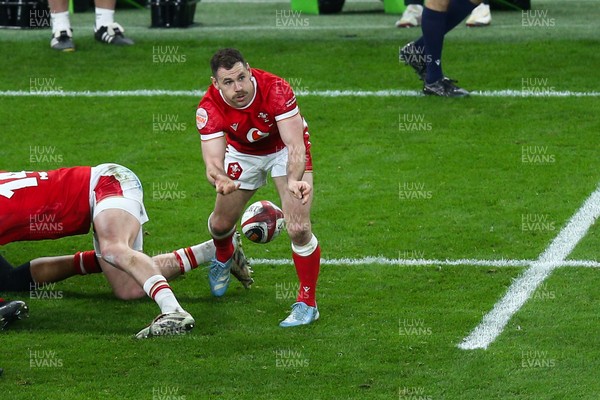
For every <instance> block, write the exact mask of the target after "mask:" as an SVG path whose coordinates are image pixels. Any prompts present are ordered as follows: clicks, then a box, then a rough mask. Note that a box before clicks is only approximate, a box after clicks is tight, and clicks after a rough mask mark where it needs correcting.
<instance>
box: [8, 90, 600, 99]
mask: <svg viewBox="0 0 600 400" xmlns="http://www.w3.org/2000/svg"><path fill="white" fill-rule="evenodd" d="M204 93H205V92H204V91H202V90H161V89H138V90H106V91H89V90H84V91H62V90H41V91H36V90H4V91H0V97H155V96H180V97H202V96H203V95H204ZM296 95H297V96H299V97H310V96H313V97H420V96H423V94H422V93H421V91H418V90H298V91H296ZM471 95H472V96H480V97H543V98H548V97H600V92H574V91H570V90H565V91H556V90H549V91H541V92H535V91H528V90H524V91H521V90H512V89H507V90H484V91H472V92H471Z"/></svg>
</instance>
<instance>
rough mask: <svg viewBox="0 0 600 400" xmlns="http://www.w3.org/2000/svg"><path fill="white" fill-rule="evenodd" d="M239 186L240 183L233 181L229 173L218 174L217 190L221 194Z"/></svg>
mask: <svg viewBox="0 0 600 400" xmlns="http://www.w3.org/2000/svg"><path fill="white" fill-rule="evenodd" d="M239 188H240V183H239V182H234V181H232V180H231V179H230V178H229V177H228V176H227V175H218V176H217V177H216V179H215V190H216V192H217V193H219V194H222V195H227V194H229V193H232V192H235V191H236V190H238V189H239Z"/></svg>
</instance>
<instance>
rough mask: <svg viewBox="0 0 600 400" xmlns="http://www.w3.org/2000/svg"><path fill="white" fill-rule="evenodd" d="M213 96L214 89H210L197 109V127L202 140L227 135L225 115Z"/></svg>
mask: <svg viewBox="0 0 600 400" xmlns="http://www.w3.org/2000/svg"><path fill="white" fill-rule="evenodd" d="M217 95H218V93H217ZM213 96H214V91H211V90H210V89H209V90H208V91H207V93H206V95H205V97H204V98H202V100H201V101H200V104H198V108H197V109H196V128H197V129H198V133H200V138H201V139H202V140H210V139H214V138H217V137H221V136H224V135H225V131H224V130H223V115H222V114H221V111H220V110H219V109H218V107H216V106H215V104H214V102H213V101H212V97H213Z"/></svg>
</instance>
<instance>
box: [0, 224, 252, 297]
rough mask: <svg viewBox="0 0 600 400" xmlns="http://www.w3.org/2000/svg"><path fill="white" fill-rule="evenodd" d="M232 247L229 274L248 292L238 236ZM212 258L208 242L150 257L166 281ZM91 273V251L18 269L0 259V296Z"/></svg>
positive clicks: (128, 292) (127, 293) (130, 291)
mask: <svg viewBox="0 0 600 400" xmlns="http://www.w3.org/2000/svg"><path fill="white" fill-rule="evenodd" d="M234 243H235V246H236V253H235V256H234V260H233V264H232V267H231V273H232V274H233V275H234V276H235V277H236V278H237V279H238V280H239V281H240V282H241V283H242V285H243V286H244V287H245V288H246V289H249V288H250V286H251V285H252V283H254V280H253V279H252V269H250V266H249V264H248V261H247V260H246V258H245V256H244V253H243V250H242V248H241V239H240V237H239V234H238V233H236V236H235V240H234ZM214 256H215V246H214V244H213V241H212V240H208V241H206V242H204V243H200V244H197V245H195V246H190V247H185V248H181V249H179V250H175V251H174V252H172V253H165V254H159V255H156V256H154V257H152V262H153V263H154V265H155V266H156V267H157V268H159V270H160V272H161V274H162V275H163V276H164V277H165V278H167V280H169V281H170V280H172V279H175V278H177V277H178V276H180V275H183V274H185V273H187V272H189V271H191V270H193V269H196V268H197V267H198V266H199V265H202V264H204V263H207V262H209V261H210V260H212V258H213V257H214ZM95 273H102V268H101V266H100V261H99V260H98V256H97V255H96V252H95V251H94V250H89V251H83V252H77V253H75V255H69V256H56V257H41V258H36V259H34V260H31V261H29V262H26V263H25V264H23V265H20V266H19V267H14V266H13V265H11V264H10V263H9V262H8V261H7V260H6V259H5V258H4V257H2V255H0V292H23V291H30V290H32V289H35V288H36V287H39V286H40V285H44V284H48V283H54V282H60V281H63V280H65V279H67V278H71V277H73V276H77V275H88V274H95ZM114 293H115V296H116V297H117V298H119V299H121V300H130V299H138V298H141V297H144V296H145V295H146V293H145V292H144V291H143V289H142V288H141V287H140V286H139V285H129V286H127V287H119V291H118V292H117V291H115V292H114Z"/></svg>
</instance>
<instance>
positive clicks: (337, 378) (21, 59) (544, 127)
mask: <svg viewBox="0 0 600 400" xmlns="http://www.w3.org/2000/svg"><path fill="white" fill-rule="evenodd" d="M532 3H533V5H534V10H537V11H531V12H529V13H521V12H517V11H515V12H494V11H492V13H493V14H492V15H493V22H492V25H491V26H490V27H488V28H481V29H467V28H466V27H465V26H464V25H461V26H459V27H457V28H456V29H455V30H454V31H453V32H451V33H450V34H449V35H448V36H447V38H446V43H445V48H444V64H445V66H444V70H445V73H446V74H448V75H449V76H451V77H453V78H456V79H458V80H459V81H460V83H459V85H461V86H464V87H465V88H467V89H470V90H474V91H476V93H475V94H474V95H473V96H471V97H470V98H467V99H460V100H453V99H439V98H425V97H422V96H419V95H417V94H416V92H417V91H418V90H420V89H421V85H420V82H419V81H418V80H417V78H416V75H415V74H414V73H413V72H412V71H411V70H410V69H409V68H408V67H405V66H404V65H401V64H399V62H398V48H399V47H400V46H401V45H403V44H405V43H406V42H408V41H410V40H412V39H414V38H416V37H417V36H418V35H419V34H420V30H418V29H410V30H399V29H396V28H394V22H395V21H396V19H397V18H398V16H397V15H389V14H385V13H384V12H383V5H382V3H381V2H379V1H368V0H365V1H362V2H360V1H349V2H348V3H347V4H346V6H345V7H344V12H342V13H341V14H337V15H329V16H325V15H321V16H315V15H295V16H293V15H290V14H289V3H287V2H279V3H276V2H254V3H244V2H226V1H223V2H214V1H212V2H201V3H199V4H198V6H197V10H196V15H195V21H196V25H195V26H193V27H190V28H188V29H150V28H149V26H150V12H149V10H148V9H146V10H135V9H119V10H117V20H118V21H119V22H120V23H121V24H122V25H123V26H125V29H126V33H127V34H128V35H129V36H131V37H132V38H133V39H134V40H135V41H136V45H135V46H133V47H131V48H111V47H109V46H104V45H101V44H99V43H96V42H95V41H94V40H93V37H92V33H91V32H92V24H93V19H94V16H93V14H92V13H83V14H75V15H73V16H72V22H73V26H74V28H75V42H76V45H77V51H76V52H74V53H71V54H59V53H55V52H53V51H51V50H50V48H49V39H50V32H49V30H47V29H40V30H28V31H24V30H6V29H4V30H0V49H1V51H0V53H1V54H2V56H3V57H1V58H0V71H1V73H0V132H1V133H0V137H1V138H2V146H0V159H1V160H2V164H1V165H0V169H3V170H23V169H27V170H44V169H51V168H56V167H60V166H71V165H96V164H99V163H103V162H117V163H120V164H123V165H126V166H128V167H129V168H131V169H132V170H134V171H135V172H136V173H137V174H138V175H139V176H140V178H141V179H142V182H143V183H144V188H145V199H146V207H147V209H148V212H149V214H150V222H149V223H148V224H147V225H146V226H145V233H146V235H145V250H146V252H147V253H148V254H150V255H154V254H159V253H163V252H168V251H171V250H174V249H177V248H180V247H183V246H188V245H191V244H194V243H199V242H202V241H204V240H207V239H208V233H207V231H206V218H207V216H208V214H209V213H210V211H211V209H212V205H213V203H214V193H213V190H212V189H211V187H210V186H209V184H208V183H207V182H206V179H205V176H204V167H203V162H202V158H201V154H200V143H199V138H198V135H197V132H196V130H195V126H194V112H195V107H196V104H197V102H198V101H199V96H195V95H193V94H190V93H191V92H192V91H201V90H204V89H205V88H206V87H207V85H208V84H209V76H210V71H209V66H208V60H209V58H210V56H211V55H212V53H213V52H214V51H215V50H216V49H218V48H220V47H225V46H235V47H238V48H239V49H240V50H242V52H243V53H244V54H245V55H246V57H247V59H248V61H249V63H250V65H251V66H254V67H258V68H262V69H266V70H269V71H271V72H274V73H276V74H278V75H280V76H282V77H284V78H286V79H288V81H290V82H291V83H292V86H293V87H294V88H295V89H296V90H297V91H298V92H299V93H304V94H299V96H298V102H299V105H300V107H301V110H302V113H303V115H304V116H305V118H306V120H307V122H308V123H309V127H310V132H311V138H312V143H313V158H314V163H315V194H316V199H315V202H314V212H313V227H314V231H315V233H316V235H317V236H318V238H319V240H320V242H321V245H322V256H323V259H324V260H328V261H330V260H340V259H345V262H337V263H336V262H333V263H331V264H326V265H323V266H322V269H321V276H320V281H319V294H318V301H319V309H320V311H321V320H319V321H318V322H317V323H315V324H313V325H310V326H306V327H302V328H299V329H291V330H283V329H281V328H279V327H278V322H279V321H280V320H281V319H283V318H284V317H285V316H286V315H287V312H288V310H289V306H290V305H291V304H292V303H293V301H294V300H293V294H294V292H295V290H296V284H297V280H296V276H295V272H294V269H293V267H292V266H291V265H279V264H278V263H277V261H278V260H288V259H289V258H290V249H289V241H288V239H287V237H286V236H285V235H282V236H281V237H280V238H278V239H277V240H276V241H274V242H273V243H271V244H268V245H255V244H252V243H250V242H245V244H244V245H245V249H246V253H247V255H248V256H249V257H250V258H251V259H254V260H256V261H257V262H256V264H255V265H254V270H255V278H256V283H255V285H254V287H253V288H252V289H251V290H249V291H245V290H243V289H242V288H241V286H240V285H239V283H237V282H235V281H234V282H233V283H232V286H231V287H230V289H229V292H228V293H227V295H226V296H225V297H223V298H220V299H215V298H212V297H211V295H210V292H209V289H208V285H207V282H206V270H205V269H204V268H199V269H198V270H196V271H194V272H193V273H190V274H188V275H186V276H185V277H183V278H181V279H179V280H176V281H174V282H173V283H172V286H173V289H174V291H175V293H176V295H177V297H178V299H179V300H180V302H181V304H182V305H183V306H184V307H185V308H186V309H187V310H188V311H190V312H191V313H192V314H193V315H194V317H195V318H196V321H197V326H196V328H195V329H194V331H193V332H192V333H191V334H189V335H186V336H182V337H174V338H157V339H154V340H148V341H136V340H134V339H133V338H132V336H133V335H134V334H135V333H136V332H137V331H138V330H139V329H141V328H142V327H143V326H145V325H146V324H147V323H148V322H150V320H151V319H152V318H153V317H154V316H155V315H156V314H157V313H158V308H157V307H156V305H155V304H154V303H153V302H152V301H150V300H148V299H142V300H138V301H131V302H124V301H119V300H116V299H115V298H114V296H113V295H112V294H111V292H110V289H109V288H108V285H107V283H106V281H105V280H104V278H103V277H102V276H101V275H94V276H90V277H76V278H73V279H70V280H67V281H64V282H61V283H57V284H56V285H51V286H47V287H44V288H41V289H37V290H33V291H32V292H27V293H20V294H18V293H2V296H3V297H6V298H12V299H23V300H26V301H27V302H28V304H29V306H30V309H31V317H30V318H29V319H28V320H25V321H22V322H19V323H16V324H14V325H13V326H12V327H11V328H10V329H9V330H6V331H3V332H0V346H1V350H0V368H4V374H3V376H2V377H0V397H1V398H2V399H11V400H12V399H135V400H144V399H148V400H150V399H152V400H155V399H167V398H170V399H178V400H192V399H476V398H479V399H595V398H597V393H598V392H599V391H600V384H599V383H598V379H597V371H598V369H599V368H600V362H599V360H600V339H598V334H597V332H598V328H599V327H600V325H599V323H598V311H599V310H600V294H599V293H600V292H599V291H598V287H599V286H600V275H599V272H600V271H599V270H598V268H589V267H588V268H586V267H577V266H561V267H558V268H557V269H556V270H555V271H554V272H553V273H552V275H550V276H549V277H548V278H547V279H546V280H545V281H544V282H543V284H541V285H540V286H539V287H538V288H537V290H535V292H534V293H533V294H532V295H531V297H530V298H529V300H528V301H527V302H526V303H525V304H524V306H523V307H522V308H520V309H519V310H518V312H516V314H515V315H514V316H512V318H511V319H510V320H509V322H508V324H507V325H506V327H505V328H504V330H503V331H502V333H501V334H500V335H499V336H498V338H496V339H495V341H493V342H492V343H491V344H490V345H489V347H488V348H487V349H485V350H483V349H477V350H462V349H460V348H458V347H457V345H458V344H459V343H461V340H462V339H463V338H464V337H466V336H467V335H468V334H469V333H470V332H471V331H472V330H473V329H474V328H475V327H476V326H477V325H478V324H479V323H480V322H481V320H482V317H483V316H484V315H485V314H486V313H488V312H489V311H490V310H492V308H493V307H494V304H495V303H496V302H497V301H498V300H499V299H501V298H502V297H503V296H504V294H505V293H506V292H507V289H508V288H509V287H510V285H511V284H512V283H513V281H514V280H515V279H517V278H518V277H519V276H521V274H522V273H523V272H524V271H525V270H526V269H527V268H528V266H527V264H526V262H525V263H521V264H518V265H516V264H515V265H512V264H509V265H507V266H496V265H495V264H491V263H488V264H486V263H484V265H480V266H477V265H472V264H473V263H474V261H477V260H482V261H486V262H490V261H501V260H531V261H532V260H536V259H537V258H538V257H539V256H540V254H541V253H542V252H544V250H545V249H546V248H547V247H548V246H549V244H550V243H551V242H552V240H553V239H554V238H555V237H556V236H557V235H558V234H559V232H560V231H561V229H562V227H563V226H565V224H566V223H567V221H569V219H570V218H571V217H572V216H573V215H574V214H575V213H576V212H577V210H578V209H579V208H580V207H581V206H582V204H583V203H584V201H585V200H586V199H587V198H588V196H590V194H591V193H592V192H594V191H595V190H596V188H597V186H598V183H599V182H600V173H599V171H600V158H599V157H598V152H597V148H598V143H599V140H598V137H599V136H598V135H599V132H600V122H599V120H598V117H597V114H598V111H599V110H600V106H599V101H600V100H599V98H598V97H599V93H600V72H599V69H598V68H597V66H598V65H600V55H599V53H598V51H597V49H598V45H599V44H600V42H599V39H598V35H597V21H598V19H599V18H600V11H599V10H598V9H597V6H596V4H595V2H594V1H591V0H587V1H577V2H575V1H558V0H540V1H537V0H533V1H532ZM284 11H285V12H284ZM286 13H287V14H286ZM282 18H283V19H285V18H288V20H286V21H285V24H283V22H282V21H283V20H282ZM294 18H295V20H292V19H294ZM292 22H293V23H294V24H295V25H297V26H296V27H294V28H291V27H290V26H289V25H290V23H292ZM284 25H287V26H284ZM111 90H116V91H132V92H134V91H140V90H164V91H166V93H165V94H164V95H161V96H143V95H133V94H130V95H123V94H117V95H113V96H99V95H98V93H100V94H101V93H107V92H108V91H111ZM328 90H340V91H364V92H367V94H368V95H366V96H358V95H351V94H348V93H347V94H346V95H342V96H325V95H324V94H325V93H324V92H325V91H328ZM387 90H395V91H398V92H393V93H391V94H387V95H386V94H385V93H384V94H383V95H381V93H383V92H381V93H380V92H378V91H387ZM50 91H58V92H60V91H63V92H65V93H66V92H69V93H71V94H74V95H72V96H60V95H52V96H47V95H44V94H45V93H46V94H48V92H50ZM86 91H87V92H97V94H96V95H94V96H83V93H84V92H86ZM172 91H183V92H182V93H181V94H179V95H172V93H171V92H172ZM485 91H487V92H488V94H489V95H487V96H483V95H481V93H482V92H485ZM509 91H512V92H509ZM35 92H40V93H37V94H36V93H35ZM413 92H414V93H413ZM529 92H541V93H542V94H547V95H546V96H540V97H531V96H529V97H526V96H519V95H518V93H522V94H526V93H529ZM558 92H570V93H578V94H580V96H575V95H570V96H559V95H558ZM136 93H137V92H136ZM377 93H380V95H377ZM515 93H516V94H515ZM507 94H508V95H507ZM262 198H265V199H272V200H276V196H275V191H274V188H273V186H272V185H268V186H267V187H266V188H264V189H262V190H261V191H260V192H259V193H258V194H257V196H256V197H255V199H256V200H258V199H262ZM598 235H599V230H598V227H597V226H595V225H592V227H591V228H590V229H589V231H588V232H587V234H585V235H584V236H583V238H582V239H581V240H580V241H579V242H578V243H577V246H576V247H575V248H574V250H573V251H572V252H571V253H570V254H569V256H568V260H572V261H573V260H583V261H595V260H598V249H599V248H600V240H599V237H598ZM90 247H91V238H90V236H89V235H88V236H82V237H72V238H65V239H61V240H57V241H44V242H35V243H33V242H30V243H13V244H10V245H7V246H4V247H2V248H1V249H0V252H1V254H2V255H3V256H5V257H6V258H7V259H9V260H10V261H12V262H13V263H15V264H20V263H22V262H25V261H27V260H28V259H30V258H35V257H40V256H45V255H60V254H71V253H73V252H75V251H78V250H84V249H89V248H90ZM367 257H381V258H380V259H378V260H374V261H373V262H370V261H369V259H367ZM419 259H424V260H439V262H437V263H436V262H432V263H430V264H427V265H409V264H410V262H411V261H413V262H414V263H415V264H419V263H418V262H417V261H418V260H419ZM259 260H262V261H261V262H258V261H259ZM269 260H271V261H269ZM382 260H383V261H385V260H387V261H388V263H387V264H386V263H385V262H383V261H382ZM394 260H396V261H398V262H394ZM402 260H404V261H402ZM446 260H449V261H452V260H465V261H464V262H463V263H460V262H458V263H457V265H450V264H451V263H448V262H446ZM592 265H596V266H597V264H595V263H592Z"/></svg>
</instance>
